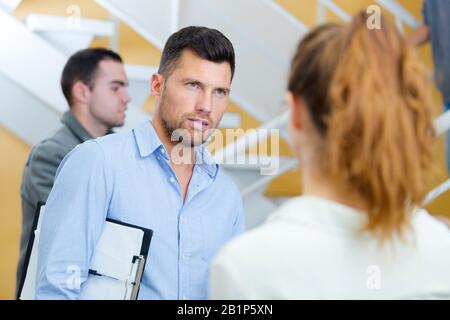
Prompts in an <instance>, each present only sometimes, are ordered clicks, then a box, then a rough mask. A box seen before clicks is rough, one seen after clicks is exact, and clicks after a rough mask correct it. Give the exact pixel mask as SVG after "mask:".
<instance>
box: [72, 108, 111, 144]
mask: <svg viewBox="0 0 450 320" xmlns="http://www.w3.org/2000/svg"><path fill="white" fill-rule="evenodd" d="M80 109H81V108H76V107H72V108H71V110H70V111H71V112H72V114H73V116H74V117H75V119H77V121H78V122H79V123H80V124H81V126H82V127H83V128H84V129H85V130H86V131H87V132H88V133H89V134H90V135H91V137H92V138H94V139H95V138H98V137H101V136H104V135H105V134H106V133H108V131H109V130H110V128H108V127H106V126H105V125H104V124H102V123H99V122H98V121H97V120H96V119H94V118H93V117H91V116H88V115H86V114H84V113H83V112H81V111H79V110H80Z"/></svg>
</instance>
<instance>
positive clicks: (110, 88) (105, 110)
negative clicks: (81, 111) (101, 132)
mask: <svg viewBox="0 0 450 320" xmlns="http://www.w3.org/2000/svg"><path fill="white" fill-rule="evenodd" d="M127 86H128V79H127V76H126V74H125V69H124V67H123V64H122V63H120V62H117V61H112V60H103V61H101V62H100V63H99V65H98V68H97V72H96V75H95V78H94V80H93V87H92V90H91V95H90V101H89V111H90V114H91V116H92V117H94V118H95V120H96V121H98V122H100V123H102V124H103V125H106V126H107V127H108V128H113V127H121V126H123V125H124V123H125V110H126V109H127V104H128V103H129V102H130V100H131V99H130V96H129V95H128V92H127Z"/></svg>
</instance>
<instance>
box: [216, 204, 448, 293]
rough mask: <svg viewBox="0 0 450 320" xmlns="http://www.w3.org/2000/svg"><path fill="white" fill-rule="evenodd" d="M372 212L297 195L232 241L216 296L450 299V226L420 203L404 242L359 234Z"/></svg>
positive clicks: (219, 266)
mask: <svg viewBox="0 0 450 320" xmlns="http://www.w3.org/2000/svg"><path fill="white" fill-rule="evenodd" d="M366 219H367V217H366V214H365V213H364V212H361V211H357V210H355V209H352V208H350V207H347V206H344V205H341V204H338V203H336V202H332V201H329V200H325V199H322V198H318V197H311V196H302V197H297V198H294V199H292V200H290V201H289V202H287V203H286V204H284V205H283V206H281V207H280V208H279V209H278V210H277V211H275V212H274V213H273V214H271V215H270V217H269V218H268V220H267V221H266V223H265V224H264V225H262V226H260V227H258V228H256V229H253V230H251V231H249V232H247V233H245V234H243V235H242V236H240V237H238V238H235V239H234V240H232V241H231V242H230V243H229V244H227V245H226V246H225V247H224V248H223V249H222V250H221V252H220V253H219V254H218V256H217V257H216V258H215V260H214V262H213V264H212V267H211V279H210V280H211V281H210V292H209V293H210V296H209V297H210V298H211V299H450V229H449V228H448V227H447V226H446V225H444V224H443V223H441V222H439V221H438V220H436V219H434V218H433V217H432V216H430V215H429V214H428V213H427V212H426V211H425V210H423V209H418V210H416V211H415V212H414V214H413V217H412V229H411V230H410V231H409V232H408V233H406V238H407V239H406V243H405V242H402V241H401V240H400V239H398V237H396V238H394V240H393V241H392V242H387V243H386V244H385V245H384V246H383V247H381V246H380V244H379V242H378V241H377V240H376V239H375V238H373V237H372V236H371V235H370V234H368V233H364V234H362V233H358V230H360V229H361V227H362V226H363V225H364V223H365V222H366V221H367V220H366Z"/></svg>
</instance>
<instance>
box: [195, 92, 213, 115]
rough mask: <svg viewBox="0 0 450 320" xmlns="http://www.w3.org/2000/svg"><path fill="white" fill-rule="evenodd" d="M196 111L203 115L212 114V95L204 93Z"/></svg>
mask: <svg viewBox="0 0 450 320" xmlns="http://www.w3.org/2000/svg"><path fill="white" fill-rule="evenodd" d="M195 109H196V110H197V111H199V112H202V113H207V114H209V113H211V110H212V94H210V93H208V92H203V93H202V94H201V95H200V97H199V100H198V101H197V105H196V107H195Z"/></svg>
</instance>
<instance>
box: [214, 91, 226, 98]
mask: <svg viewBox="0 0 450 320" xmlns="http://www.w3.org/2000/svg"><path fill="white" fill-rule="evenodd" d="M226 95H227V92H226V91H225V90H223V89H216V96H218V97H224V96H226Z"/></svg>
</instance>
